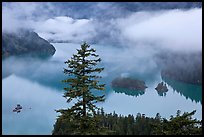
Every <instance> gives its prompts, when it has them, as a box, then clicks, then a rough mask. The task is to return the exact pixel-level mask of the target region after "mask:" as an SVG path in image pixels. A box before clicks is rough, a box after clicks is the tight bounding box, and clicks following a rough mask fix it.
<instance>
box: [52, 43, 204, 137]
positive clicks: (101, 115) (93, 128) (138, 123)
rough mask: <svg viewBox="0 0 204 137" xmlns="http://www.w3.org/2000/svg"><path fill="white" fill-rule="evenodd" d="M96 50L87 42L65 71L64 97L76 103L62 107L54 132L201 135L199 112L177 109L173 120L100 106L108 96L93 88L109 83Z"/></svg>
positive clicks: (101, 88) (55, 133) (67, 62)
mask: <svg viewBox="0 0 204 137" xmlns="http://www.w3.org/2000/svg"><path fill="white" fill-rule="evenodd" d="M95 52H96V50H95V49H93V48H90V45H88V44H87V43H83V44H82V45H81V49H77V54H74V55H73V57H72V58H71V59H70V60H67V61H66V62H65V64H67V68H65V69H64V73H65V74H68V75H69V78H67V79H66V80H63V82H65V83H66V84H67V87H65V88H64V90H65V91H66V92H65V93H64V97H65V98H66V99H67V102H68V103H70V102H72V103H73V105H72V106H71V107H70V108H67V109H60V110H57V112H60V113H61V115H60V116H59V117H58V119H57V121H56V123H55V125H54V130H53V135H201V134H202V123H201V121H199V120H197V119H193V118H192V116H193V115H194V114H195V112H196V111H192V112H190V113H188V112H184V113H183V114H182V115H181V114H180V111H179V110H178V111H177V115H176V116H175V117H173V116H171V117H170V119H169V120H167V119H165V118H161V116H160V115H159V113H157V114H156V117H155V118H150V117H146V116H145V114H142V115H141V114H140V113H138V114H137V116H133V115H128V116H122V115H118V114H116V113H115V112H114V113H110V114H107V113H105V112H104V111H103V109H100V108H98V107H97V106H96V103H97V102H102V101H104V100H105V98H104V95H101V96H96V95H94V94H93V93H92V92H91V91H93V90H95V91H102V90H104V87H105V85H104V84H99V80H98V79H99V78H101V77H100V76H99V75H97V73H100V72H102V71H103V69H104V68H97V67H96V66H97V63H99V62H100V61H101V59H100V58H99V56H98V55H97V54H95Z"/></svg>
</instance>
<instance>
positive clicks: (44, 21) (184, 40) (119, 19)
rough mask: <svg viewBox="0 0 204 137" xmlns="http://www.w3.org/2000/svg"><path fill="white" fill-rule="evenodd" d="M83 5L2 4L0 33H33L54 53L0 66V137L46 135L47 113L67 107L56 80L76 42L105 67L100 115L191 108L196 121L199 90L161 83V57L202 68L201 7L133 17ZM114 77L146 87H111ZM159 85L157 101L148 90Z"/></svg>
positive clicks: (51, 117) (114, 7)
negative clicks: (92, 50) (89, 49)
mask: <svg viewBox="0 0 204 137" xmlns="http://www.w3.org/2000/svg"><path fill="white" fill-rule="evenodd" d="M72 4H73V5H72ZM89 4H90V3H87V4H84V3H81V9H83V7H87V9H86V10H78V11H75V10H76V9H75V8H76V6H80V4H79V5H77V4H76V5H75V4H74V3H70V5H69V4H68V5H66V4H64V6H65V7H66V6H67V11H65V10H62V8H61V6H62V5H60V4H59V5H60V6H59V5H58V4H56V5H55V4H54V3H40V4H38V3H11V4H9V3H3V6H2V12H3V13H2V21H3V22H2V33H4V32H9V33H11V32H12V33H16V34H18V33H19V30H20V29H29V30H33V31H35V32H37V33H38V35H39V36H41V37H42V38H44V39H46V40H49V41H52V42H53V43H51V44H52V45H53V46H54V47H55V49H56V52H55V54H54V55H53V56H52V57H51V58H49V59H40V58H32V57H26V56H25V57H16V56H13V57H9V58H6V59H3V60H2V132H3V134H51V132H52V129H53V124H54V123H55V120H56V118H57V115H58V114H57V113H56V112H55V110H56V109H61V108H65V107H69V105H68V104H67V103H66V100H65V98H63V97H62V96H63V92H64V91H63V88H64V87H65V86H66V85H65V84H64V83H62V82H61V80H64V79H66V78H68V77H69V76H67V75H64V74H63V68H65V67H67V66H66V65H65V64H64V62H65V61H66V60H67V59H70V58H71V56H72V55H73V54H75V53H76V49H79V48H80V45H81V44H82V42H83V41H87V43H89V44H90V45H91V47H93V48H95V49H96V52H97V54H99V56H100V58H101V59H102V61H101V62H100V64H98V66H100V67H104V68H105V69H104V71H103V72H102V73H101V76H102V77H103V78H102V79H101V83H105V84H106V90H105V95H106V96H105V97H106V100H105V102H104V103H100V104H98V105H99V106H100V107H103V108H104V110H105V112H107V113H113V111H115V112H116V113H118V114H122V115H128V114H133V115H136V114H137V113H142V114H145V115H146V116H149V117H155V116H156V114H157V113H160V115H161V117H165V118H170V115H175V114H176V111H177V110H178V109H179V110H181V112H191V111H193V110H196V114H195V115H194V117H195V118H198V119H202V97H201V96H202V86H201V85H193V84H187V83H182V82H181V83H179V82H178V81H174V80H172V81H171V80H165V79H162V78H161V70H162V68H163V67H164V66H165V65H166V64H168V62H165V61H166V60H163V59H164V57H166V58H170V59H172V60H170V62H171V63H170V64H171V65H172V64H173V65H176V66H178V67H180V68H182V67H183V68H185V65H186V64H189V65H188V67H186V68H185V69H187V70H194V71H195V72H197V70H196V69H200V68H201V69H202V65H201V64H202V62H201V61H202V59H201V57H202V51H201V49H202V7H196V8H187V9H185V10H184V9H158V10H147V9H145V10H138V11H134V10H129V9H126V7H125V6H124V7H123V6H121V5H120V4H116V3H97V4H90V5H89ZM138 5H139V4H138ZM58 6H59V7H58ZM62 7H63V6H62ZM73 7H75V8H73ZM72 8H73V9H75V10H73V9H72ZM107 9H111V10H107ZM133 9H134V8H133ZM138 9H143V8H142V7H139V8H138ZM39 11H42V13H39ZM90 11H92V14H91V13H90ZM99 11H104V12H103V13H104V16H103V17H102V16H99V15H101V12H99ZM110 11H111V12H110ZM112 11H118V12H117V14H114V15H113V14H112V13H115V12H112ZM82 13H83V14H82ZM86 13H90V15H89V14H86ZM99 13H100V14H99ZM58 42H61V43H58ZM63 42H66V43H63ZM171 53H176V54H177V55H182V56H181V57H180V56H178V57H176V56H173V57H172V55H174V54H171ZM163 55H165V56H163ZM198 64H199V65H198ZM171 65H169V66H171ZM173 65H172V66H173ZM201 72H202V70H201ZM197 74H198V73H195V75H197ZM118 77H122V78H127V77H129V78H133V79H139V80H143V81H144V82H145V84H146V85H147V87H148V88H147V89H146V90H145V92H144V93H138V92H136V91H134V92H133V91H130V90H128V89H113V88H112V87H111V82H112V80H113V79H115V78H118ZM161 81H164V82H165V83H166V84H167V87H168V89H169V90H168V92H167V93H166V94H163V95H161V94H158V93H157V91H156V90H155V87H156V86H157V84H158V83H159V82H161ZM195 92H196V94H195ZM96 94H98V93H96ZM16 104H21V105H22V106H23V110H22V112H20V113H18V114H16V113H14V112H12V110H13V109H14V107H15V106H16ZM30 108H31V109H30Z"/></svg>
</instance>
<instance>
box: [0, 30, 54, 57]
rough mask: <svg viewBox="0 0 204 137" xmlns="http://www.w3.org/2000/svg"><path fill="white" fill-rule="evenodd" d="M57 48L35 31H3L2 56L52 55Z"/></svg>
mask: <svg viewBox="0 0 204 137" xmlns="http://www.w3.org/2000/svg"><path fill="white" fill-rule="evenodd" d="M55 51H56V50H55V48H54V46H53V45H51V44H50V43H49V42H48V41H46V40H45V39H43V38H41V37H39V36H38V34H37V33H35V32H33V31H27V30H22V31H20V32H18V33H7V32H3V33H2V56H3V57H8V56H12V55H22V54H32V55H34V56H52V55H54V53H55Z"/></svg>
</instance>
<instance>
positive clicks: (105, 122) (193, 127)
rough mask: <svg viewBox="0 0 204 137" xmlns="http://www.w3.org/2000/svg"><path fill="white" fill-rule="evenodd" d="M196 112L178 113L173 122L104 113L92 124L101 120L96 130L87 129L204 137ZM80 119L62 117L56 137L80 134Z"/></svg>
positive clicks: (89, 132) (91, 132)
mask: <svg viewBox="0 0 204 137" xmlns="http://www.w3.org/2000/svg"><path fill="white" fill-rule="evenodd" d="M194 114H195V111H192V112H190V113H188V112H184V113H183V114H182V115H180V114H179V110H178V111H177V115H176V116H174V117H173V116H171V118H170V119H169V120H167V119H166V118H161V117H160V115H159V113H157V114H156V116H155V117H154V118H153V117H152V118H151V117H146V116H145V115H144V114H142V115H141V114H140V113H138V114H137V115H136V116H133V115H128V116H122V115H118V114H116V113H110V114H105V113H104V112H103V111H102V112H100V113H98V114H97V115H96V116H95V117H92V118H90V119H89V122H93V123H94V121H98V123H95V125H94V126H95V127H94V128H93V129H92V130H87V131H86V134H87V135H202V123H201V121H199V120H196V119H193V118H192V116H193V115H194ZM79 120H80V119H75V120H72V119H71V118H70V117H69V116H68V117H60V118H59V119H58V120H57V122H56V124H55V126H54V130H53V135H77V134H79V135H80V134H81V133H80V132H75V131H78V127H79V125H80V124H79V122H78V121H79Z"/></svg>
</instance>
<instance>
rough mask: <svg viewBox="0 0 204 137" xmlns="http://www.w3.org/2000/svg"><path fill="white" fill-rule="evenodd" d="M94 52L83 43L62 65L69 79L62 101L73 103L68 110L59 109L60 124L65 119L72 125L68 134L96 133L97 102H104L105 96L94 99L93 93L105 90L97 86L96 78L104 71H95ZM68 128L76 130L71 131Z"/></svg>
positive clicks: (97, 57)
mask: <svg viewBox="0 0 204 137" xmlns="http://www.w3.org/2000/svg"><path fill="white" fill-rule="evenodd" d="M95 52H96V50H95V49H93V48H90V45H88V44H87V43H86V42H84V43H83V44H82V45H81V49H77V54H74V55H73V56H72V57H71V59H69V60H67V61H65V64H67V68H64V73H65V74H68V75H69V78H68V79H66V80H63V82H65V83H67V87H65V88H64V90H65V91H66V92H65V93H64V97H65V98H66V99H67V102H68V103H70V102H73V103H74V105H73V106H71V108H68V109H61V110H58V111H57V112H60V113H61V114H62V115H61V120H63V119H66V120H68V122H70V125H71V123H72V124H74V125H75V126H74V125H72V126H69V127H70V130H69V133H70V132H72V133H70V134H93V132H96V131H95V130H96V129H95V128H96V125H97V117H95V115H96V112H97V110H99V108H98V107H97V106H96V103H97V102H101V101H104V96H105V95H102V96H96V95H94V94H93V92H92V91H93V90H98V91H100V90H104V86H105V84H100V83H99V80H98V79H99V78H101V76H99V75H97V73H100V72H102V71H103V70H104V68H99V67H97V64H98V63H99V62H100V61H101V59H100V58H99V55H97V54H96V53H95ZM71 127H75V129H72V130H71ZM62 134H63V133H62Z"/></svg>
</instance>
